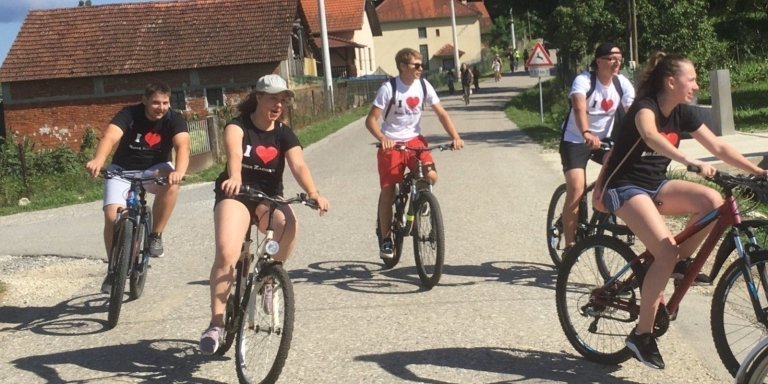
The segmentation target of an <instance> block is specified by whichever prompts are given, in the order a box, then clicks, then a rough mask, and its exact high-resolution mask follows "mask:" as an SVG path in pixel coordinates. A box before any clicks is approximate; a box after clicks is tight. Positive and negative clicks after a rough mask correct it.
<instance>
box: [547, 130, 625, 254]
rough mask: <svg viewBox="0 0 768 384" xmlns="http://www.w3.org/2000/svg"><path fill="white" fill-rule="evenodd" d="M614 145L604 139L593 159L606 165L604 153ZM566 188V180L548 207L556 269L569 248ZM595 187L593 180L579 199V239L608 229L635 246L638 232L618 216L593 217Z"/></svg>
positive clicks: (549, 245) (549, 236)
mask: <svg viewBox="0 0 768 384" xmlns="http://www.w3.org/2000/svg"><path fill="white" fill-rule="evenodd" d="M612 147H613V142H612V141H610V140H605V141H602V142H601V143H600V149H599V150H596V151H593V153H592V155H591V156H590V159H591V160H592V161H594V162H595V163H598V164H600V165H602V159H603V156H604V155H605V154H606V153H607V152H608V151H609V150H610V149H611V148H612ZM566 188H567V186H566V184H565V183H563V184H560V185H559V186H558V187H557V188H555V192H554V193H553V194H552V198H551V199H550V201H549V208H548V209H547V232H546V233H547V250H548V251H549V257H550V258H551V259H552V263H554V264H555V268H559V267H560V265H561V264H562V263H563V259H562V255H563V252H565V248H566V244H565V234H564V233H563V206H564V205H565V192H566ZM594 189H595V183H594V182H592V183H589V184H588V185H587V186H586V188H585V190H584V194H582V195H581V198H580V199H579V211H578V215H577V217H576V236H575V241H576V242H579V241H580V240H582V239H584V238H585V237H588V236H592V235H595V234H604V233H606V232H608V233H611V234H612V235H613V236H615V237H620V238H622V239H624V241H625V242H626V243H627V244H629V245H630V246H632V245H634V243H635V236H634V234H633V233H632V231H631V230H630V229H629V228H628V227H627V226H626V225H624V224H619V222H618V220H617V218H616V215H614V214H612V213H603V212H599V211H595V210H592V217H589V211H590V210H589V204H588V201H589V199H590V198H591V195H590V193H592V190H594Z"/></svg>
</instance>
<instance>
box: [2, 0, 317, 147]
mask: <svg viewBox="0 0 768 384" xmlns="http://www.w3.org/2000/svg"><path fill="white" fill-rule="evenodd" d="M298 18H299V15H298V0H179V1H163V2H151V3H132V4H112V5H100V6H91V7H73V8H64V9H49V10H32V11H30V12H29V14H28V15H27V17H26V19H25V21H24V24H23V25H22V27H21V30H20V31H19V33H18V35H17V37H16V40H15V41H14V43H13V45H12V47H11V49H10V51H9V53H8V55H7V57H6V59H5V62H4V63H3V65H2V67H0V82H1V83H2V89H3V93H4V94H3V102H4V114H5V128H6V131H7V134H8V135H9V136H10V135H16V137H17V138H20V137H25V136H26V137H31V138H32V139H33V141H34V142H35V143H36V144H37V145H38V148H39V147H44V148H45V147H52V146H58V145H61V144H65V145H69V146H71V147H73V148H76V147H78V146H79V143H80V141H81V139H82V136H83V133H84V132H85V131H86V130H88V129H92V128H93V129H97V130H101V129H102V128H103V127H104V126H106V124H107V123H108V122H109V120H110V119H111V118H112V116H113V115H114V114H115V113H116V112H117V111H118V110H119V109H120V108H122V107H123V106H125V105H128V104H132V103H136V102H139V101H140V98H141V95H142V93H143V89H144V87H145V85H146V84H147V83H149V82H151V81H155V80H160V81H164V82H166V83H168V84H169V85H170V86H171V87H172V88H173V95H172V99H171V102H172V104H173V107H174V108H175V109H178V110H181V111H184V112H185V113H186V114H187V115H195V116H198V117H204V116H206V115H208V114H209V113H211V112H212V110H213V109H214V108H215V106H216V105H224V104H225V103H237V102H238V101H239V100H240V98H241V97H242V96H243V95H244V94H245V93H246V92H248V90H249V87H252V86H254V85H255V84H256V80H257V79H258V78H259V77H260V76H262V75H264V74H268V73H279V74H282V75H283V76H285V77H290V73H291V72H292V70H291V68H290V66H291V64H290V63H291V62H292V60H290V59H293V58H294V57H295V54H294V51H297V50H298V49H297V48H296V47H295V45H296V44H297V41H298V43H299V44H301V42H302V41H303V40H304V39H302V38H297V36H299V35H294V34H295V33H296V31H297V30H298V31H300V30H301V29H302V28H298V26H297V25H296V24H295V21H296V20H297V19H298Z"/></svg>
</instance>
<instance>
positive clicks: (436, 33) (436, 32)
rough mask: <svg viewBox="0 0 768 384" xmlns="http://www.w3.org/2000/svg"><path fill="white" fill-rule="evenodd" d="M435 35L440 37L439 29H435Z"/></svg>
mask: <svg viewBox="0 0 768 384" xmlns="http://www.w3.org/2000/svg"><path fill="white" fill-rule="evenodd" d="M435 36H437V37H440V29H435Z"/></svg>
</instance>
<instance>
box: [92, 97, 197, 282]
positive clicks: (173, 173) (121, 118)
mask: <svg viewBox="0 0 768 384" xmlns="http://www.w3.org/2000/svg"><path fill="white" fill-rule="evenodd" d="M170 98H171V88H170V87H169V86H168V85H167V84H165V83H160V82H157V83H152V84H149V85H147V87H146V88H145V90H144V96H143V97H142V99H141V103H139V104H135V105H131V106H127V107H125V108H123V109H122V110H121V111H120V112H118V113H117V114H116V115H115V116H114V117H113V118H112V120H111V121H110V123H109V125H107V128H106V129H105V130H104V132H103V133H102V136H101V140H99V144H98V145H97V146H96V153H95V154H94V156H93V159H91V160H90V161H88V162H87V163H86V164H85V168H86V169H87V170H88V172H89V173H90V174H91V176H93V177H97V176H99V173H100V172H101V169H102V168H103V167H104V163H105V162H106V160H107V157H108V156H109V155H110V153H112V149H113V148H114V147H115V145H117V150H116V151H115V154H114V156H113V157H112V163H111V164H110V165H109V166H108V167H107V170H108V171H142V172H143V174H144V175H145V176H151V175H156V174H159V175H161V176H167V177H168V184H167V185H165V186H162V187H161V186H158V185H157V184H154V183H147V185H146V186H145V187H146V189H147V191H148V192H150V193H154V194H155V200H154V203H153V204H152V212H153V213H154V220H153V221H152V233H151V234H150V235H149V239H150V245H149V254H150V256H153V257H162V256H163V255H164V253H165V251H164V249H163V242H162V233H163V230H164V229H165V226H166V224H168V220H169V219H170V217H171V213H172V212H173V208H174V207H175V206H176V199H177V197H178V194H179V183H181V180H182V179H183V178H184V174H185V173H186V172H187V166H188V165H189V132H188V129H187V121H186V120H184V118H183V117H182V116H181V114H179V113H178V112H175V111H174V110H173V109H171V102H170ZM172 150H173V151H175V152H176V165H175V166H174V164H173V163H171V155H172V153H171V151H172ZM130 186H131V183H130V182H129V181H127V180H125V179H122V178H120V177H113V178H110V179H107V180H105V181H104V199H103V211H104V247H105V248H106V250H107V257H110V251H111V249H112V240H113V235H114V233H113V232H114V223H115V219H117V213H118V210H119V209H122V208H125V196H126V194H127V193H128V189H129V188H130ZM111 281H112V278H111V276H109V275H107V276H106V277H105V278H104V282H103V283H102V284H101V290H102V292H104V293H109V291H110V289H111V285H110V283H111Z"/></svg>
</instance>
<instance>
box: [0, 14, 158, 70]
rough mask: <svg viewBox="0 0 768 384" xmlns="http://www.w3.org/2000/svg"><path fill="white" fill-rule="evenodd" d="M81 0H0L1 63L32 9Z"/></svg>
mask: <svg viewBox="0 0 768 384" xmlns="http://www.w3.org/2000/svg"><path fill="white" fill-rule="evenodd" d="M148 1H158V0H91V5H104V4H115V3H141V2H148ZM78 3H79V0H0V63H2V62H4V61H5V56H6V55H7V54H8V51H9V50H10V49H11V45H13V40H14V39H15V38H16V34H18V33H19V29H20V28H21V24H22V23H23V22H24V18H25V17H26V16H27V12H29V10H30V9H51V8H67V7H77V4H78Z"/></svg>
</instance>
